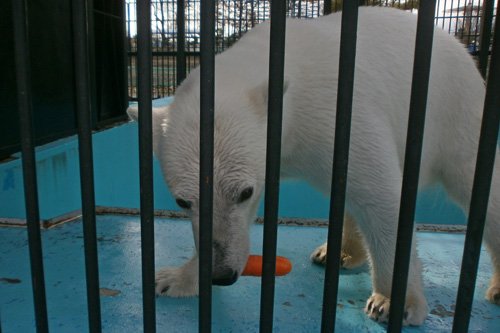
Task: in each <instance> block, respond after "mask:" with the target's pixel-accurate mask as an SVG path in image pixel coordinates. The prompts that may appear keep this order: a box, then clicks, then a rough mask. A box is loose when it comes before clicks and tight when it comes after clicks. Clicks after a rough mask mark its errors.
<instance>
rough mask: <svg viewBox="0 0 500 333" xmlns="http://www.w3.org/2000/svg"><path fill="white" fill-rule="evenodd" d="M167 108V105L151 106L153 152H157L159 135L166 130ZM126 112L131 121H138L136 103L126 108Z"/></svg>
mask: <svg viewBox="0 0 500 333" xmlns="http://www.w3.org/2000/svg"><path fill="white" fill-rule="evenodd" d="M169 109H170V107H169V105H167V106H162V107H153V151H154V153H155V154H157V150H158V144H159V142H160V137H161V136H163V134H164V132H165V130H166V126H167V122H168V112H169ZM127 114H128V116H129V117H130V118H131V119H132V120H133V121H138V119H139V109H138V106H137V104H136V105H133V106H130V107H129V108H128V109H127Z"/></svg>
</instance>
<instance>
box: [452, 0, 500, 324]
mask: <svg viewBox="0 0 500 333" xmlns="http://www.w3.org/2000/svg"><path fill="white" fill-rule="evenodd" d="M497 17H500V6H499V7H497ZM494 36H495V40H494V42H493V50H492V55H491V62H490V69H489V73H488V81H487V86H486V98H485V103H484V111H483V120H482V125H481V136H480V139H479V148H478V154H477V161H476V171H475V174H474V184H473V187H472V196H471V203H470V209H469V220H468V223H467V233H466V235H465V245H464V253H463V257H462V258H463V259H462V269H461V272H460V281H459V284H458V295H457V302H456V307H455V318H454V321H453V333H459V332H467V330H468V328H469V320H470V315H471V309H472V300H473V297H474V288H475V284H476V277H477V268H478V263H479V255H480V251H481V241H482V238H483V230H484V224H485V220H486V211H487V209H488V197H489V193H490V187H491V179H492V173H493V167H494V163H495V153H496V150H497V138H498V132H499V129H498V127H499V125H500V95H499V94H498V91H499V90H500V24H498V21H497V23H496V24H495V31H494Z"/></svg>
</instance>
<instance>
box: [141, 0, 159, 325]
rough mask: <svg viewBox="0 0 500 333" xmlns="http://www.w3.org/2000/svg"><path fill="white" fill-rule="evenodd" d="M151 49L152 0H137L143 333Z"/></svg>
mask: <svg viewBox="0 0 500 333" xmlns="http://www.w3.org/2000/svg"><path fill="white" fill-rule="evenodd" d="M151 50H152V46H151V1H150V0H144V1H137V80H138V85H137V86H138V97H139V172H140V190H141V203H140V205H141V253H142V299H143V313H144V332H155V331H156V309H155V305H156V304H155V268H154V267H155V266H154V257H155V256H154V254H155V253H154V215H153V209H154V200H153V195H154V194H153V148H152V147H153V138H152V132H153V126H152V123H153V121H152V115H153V113H152V102H151V97H152V91H151V90H152V89H151V84H152V56H151Z"/></svg>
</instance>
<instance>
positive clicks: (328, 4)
mask: <svg viewBox="0 0 500 333" xmlns="http://www.w3.org/2000/svg"><path fill="white" fill-rule="evenodd" d="M331 12H332V1H330V0H326V1H324V2H323V15H328V14H331Z"/></svg>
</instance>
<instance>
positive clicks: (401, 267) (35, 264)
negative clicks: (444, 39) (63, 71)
mask: <svg viewBox="0 0 500 333" xmlns="http://www.w3.org/2000/svg"><path fill="white" fill-rule="evenodd" d="M180 2H182V1H180ZM486 2H488V1H486ZM247 3H248V2H247ZM313 3H314V2H313ZM12 4H13V12H14V20H13V22H14V24H15V27H14V28H15V29H14V30H15V52H16V74H17V91H18V102H19V103H18V107H19V111H20V115H21V117H20V124H21V132H22V162H23V171H24V186H25V195H26V197H25V202H26V215H27V223H28V236H29V249H30V263H31V274H32V284H33V297H34V304H35V314H36V316H35V317H36V328H37V331H38V332H48V320H47V306H46V299H45V282H44V271H43V260H42V247H41V240H40V226H39V208H38V198H37V179H36V169H35V154H34V145H33V131H32V126H31V124H32V121H33V120H32V114H31V105H32V102H33V101H32V98H31V87H30V70H29V65H28V64H29V62H28V59H29V49H28V43H27V37H28V34H29V30H28V27H27V25H26V10H27V1H17V0H13V1H12ZM86 5H87V2H86V1H85V0H74V1H73V10H74V17H75V20H74V22H73V23H74V25H73V30H74V35H75V44H74V48H75V63H76V64H78V66H77V68H76V70H77V72H76V73H77V75H78V81H79V84H78V87H77V92H78V115H79V116H78V126H79V135H78V139H79V150H80V163H81V169H80V170H81V183H82V208H83V210H82V212H83V223H84V244H85V267H86V279H87V286H86V288H87V293H88V294H87V295H88V316H89V330H90V331H91V332H100V331H101V318H100V307H99V280H98V262H97V246H96V232H95V222H96V221H95V202H94V188H93V175H92V168H93V162H92V136H91V129H90V126H89V123H90V118H89V114H90V103H89V99H88V98H89V97H88V96H89V94H88V87H89V68H88V63H89V56H88V50H87V49H86V44H87V42H88V41H87V38H88V31H87V27H88V26H87V24H86V13H87V7H86ZM490 5H491V8H493V1H490ZM318 6H319V5H318ZM342 7H343V12H342V29H341V45H340V62H339V69H340V73H339V82H338V91H337V96H338V97H339V98H338V100H337V115H336V117H337V118H336V119H337V120H336V129H335V147H334V156H335V157H334V163H333V180H332V197H335V201H331V206H330V207H331V211H330V224H329V228H328V241H329V251H331V252H329V255H328V258H327V267H326V272H325V287H324V295H323V315H322V325H321V331H322V332H332V331H334V329H335V314H336V304H337V290H338V279H339V269H338V268H339V266H340V263H339V258H340V255H339V254H340V246H341V242H340V241H341V233H342V221H343V214H344V205H345V191H346V181H347V166H348V151H349V137H350V120H351V106H352V95H353V86H352V83H353V76H354V64H355V54H356V27H357V18H358V6H357V4H356V3H355V2H353V1H349V0H344V1H343V3H342ZM435 8H436V2H435V0H429V1H420V2H419V6H418V12H419V15H418V23H417V36H416V45H415V50H416V51H415V53H416V54H417V53H418V54H423V55H424V56H421V57H416V58H415V60H414V69H413V73H414V75H413V79H412V87H411V105H410V118H409V125H408V133H407V146H406V155H405V163H404V179H403V189H402V194H401V210H400V217H399V227H398V242H397V251H396V253H397V255H396V257H395V267H394V276H393V286H392V293H391V295H392V298H391V312H390V320H389V326H388V331H389V332H400V331H401V325H402V321H403V315H404V309H403V307H404V302H405V294H406V283H407V277H408V265H409V255H410V251H411V238H412V231H413V219H414V212H415V201H416V190H417V184H418V178H419V165H420V155H421V149H422V138H423V123H424V120H425V108H426V99H427V90H428V80H429V71H430V57H431V47H432V37H433V29H434V28H435V18H434V14H435ZM151 9H152V6H150V2H149V1H139V2H138V6H137V10H136V12H137V25H138V34H137V74H138V90H137V91H138V99H139V142H140V145H139V146H140V159H141V161H140V163H141V165H140V177H141V182H140V185H141V230H142V231H141V244H142V248H141V250H142V279H143V286H142V288H143V312H144V331H145V332H155V329H156V323H155V290H154V247H153V245H154V239H153V235H154V233H153V231H154V230H153V229H154V228H153V186H152V103H151V99H152V97H154V95H153V90H154V89H153V86H152V77H151V73H152V71H151V69H152V68H153V67H154V64H155V61H154V57H155V54H154V47H153V44H154V43H153V39H152V35H153V34H152V31H151V29H152V27H151V24H150V22H151V15H152V12H151ZM216 9H217V7H216V4H215V1H213V0H203V1H202V3H201V12H200V17H199V20H200V29H201V32H200V42H201V44H200V57H201V61H200V66H201V73H202V74H201V77H202V80H201V87H200V89H201V99H200V109H201V112H200V121H201V135H200V144H201V149H200V180H201V181H200V214H199V215H200V216H202V217H203V218H204V220H203V221H201V223H200V225H201V226H202V228H201V229H200V260H199V265H200V266H199V268H200V270H199V274H200V286H199V287H200V301H199V307H200V309H199V310H200V311H199V331H200V332H211V329H212V322H211V306H212V290H211V269H212V258H211V257H212V209H213V208H212V201H213V198H212V195H213V193H212V192H213V136H214V95H215V91H214V76H215V75H216V73H215V72H214V55H215V51H216V47H215V46H216V43H217V35H216V34H215V27H216V22H215V21H216V15H215V14H216ZM332 9H334V8H332V6H331V3H328V4H327V5H325V7H324V9H323V10H324V12H325V13H329V12H330V11H331V10H332ZM289 10H290V6H289V5H287V3H285V2H284V1H273V2H272V4H271V7H270V14H269V15H270V17H271V37H270V38H271V40H270V64H269V69H270V71H269V82H270V84H269V100H268V112H269V113H268V114H269V116H268V131H267V133H268V134H267V135H268V137H267V164H266V190H265V192H266V193H265V217H264V220H265V222H264V259H263V260H264V265H263V267H264V272H263V276H262V289H261V295H262V298H261V321H260V331H261V332H271V331H272V330H273V307H274V282H275V279H274V278H275V277H274V272H275V257H276V239H277V214H278V210H277V208H278V188H279V171H280V141H281V121H282V108H283V100H282V96H283V94H282V92H283V71H284V66H283V63H284V48H283V46H284V40H285V25H286V20H285V17H286V14H287V11H289ZM499 10H500V9H499V8H497V15H498V12H499ZM494 36H495V37H494V41H493V47H492V54H491V62H490V65H489V70H488V75H487V78H488V79H487V89H486V98H485V103H484V116H483V123H482V130H481V136H480V143H479V150H478V157H477V164H476V171H475V178H474V186H473V190H472V199H471V206H470V213H469V220H468V228H467V234H466V241H465V248H464V256H463V262H462V271H461V277H460V284H459V288H458V295H457V303H456V304H457V305H456V309H455V318H454V324H453V332H466V331H467V330H468V324H469V319H470V315H471V306H472V298H473V291H474V287H475V279H476V274H477V267H478V259H479V251H480V246H481V239H482V233H483V228H484V222H485V212H486V208H487V207H486V205H487V202H488V195H489V189H490V185H491V177H492V172H493V166H494V164H493V163H494V156H495V151H496V147H497V137H498V131H499V124H500V97H499V95H498V91H499V90H500V45H499V43H500V37H499V36H500V25H498V24H497V25H495V33H494ZM331 47H338V46H337V45H332V46H331ZM152 50H153V52H152ZM84 185H85V186H84ZM334 221H335V223H334ZM49 310H50V309H49Z"/></svg>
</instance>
